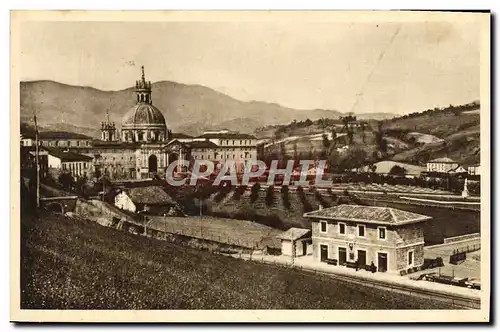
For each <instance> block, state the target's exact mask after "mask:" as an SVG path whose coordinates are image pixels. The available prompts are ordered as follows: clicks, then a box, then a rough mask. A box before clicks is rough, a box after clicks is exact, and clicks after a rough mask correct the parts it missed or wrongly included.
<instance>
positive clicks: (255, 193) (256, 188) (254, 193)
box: [250, 182, 260, 203]
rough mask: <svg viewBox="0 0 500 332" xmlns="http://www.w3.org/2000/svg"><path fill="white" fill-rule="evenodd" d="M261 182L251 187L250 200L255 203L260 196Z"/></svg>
mask: <svg viewBox="0 0 500 332" xmlns="http://www.w3.org/2000/svg"><path fill="white" fill-rule="evenodd" d="M259 191H260V184H259V183H258V182H257V183H255V184H254V185H253V186H252V188H251V189H250V202H251V203H254V202H255V201H256V200H257V199H258V198H259Z"/></svg>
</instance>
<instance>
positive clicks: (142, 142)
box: [21, 67, 257, 179]
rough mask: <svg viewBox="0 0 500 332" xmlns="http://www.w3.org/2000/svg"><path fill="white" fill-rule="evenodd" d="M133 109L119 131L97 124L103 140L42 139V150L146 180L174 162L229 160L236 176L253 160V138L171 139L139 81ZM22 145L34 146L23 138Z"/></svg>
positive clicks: (116, 175) (97, 171) (100, 171)
mask: <svg viewBox="0 0 500 332" xmlns="http://www.w3.org/2000/svg"><path fill="white" fill-rule="evenodd" d="M135 91H136V105H134V106H133V107H132V108H131V109H130V110H128V111H126V112H124V113H125V115H124V117H123V120H122V123H121V128H118V127H117V126H116V124H115V123H114V122H111V121H110V119H109V115H108V116H107V117H106V120H105V121H103V122H102V123H101V128H100V130H101V139H100V140H92V139H91V138H90V137H85V136H82V135H77V136H78V137H77V138H75V134H72V133H66V135H63V133H59V134H58V135H57V137H56V138H54V139H51V138H50V137H49V136H50V135H47V134H46V135H43V136H44V140H43V141H42V142H43V144H40V145H42V146H47V147H49V146H50V147H51V148H60V149H62V150H64V151H71V152H73V153H79V154H82V155H86V156H89V157H92V173H93V175H94V176H96V177H100V176H101V175H107V176H108V177H110V178H112V179H144V178H151V177H152V176H153V175H154V174H157V175H159V176H164V175H165V173H166V170H167V167H168V165H170V163H171V162H173V161H175V160H187V161H190V162H191V161H193V160H196V159H203V160H210V161H213V162H215V163H220V162H223V161H227V160H232V161H234V162H235V163H236V165H237V169H238V170H239V171H241V170H243V167H244V165H245V162H246V161H247V160H249V159H252V160H256V159H257V147H256V143H257V140H256V137H255V136H252V135H249V134H242V133H238V132H231V131H229V130H219V131H209V132H205V133H204V134H203V135H201V136H198V137H192V136H188V135H185V134H173V133H172V132H171V131H170V130H169V129H168V127H167V122H166V120H165V117H164V115H163V113H162V112H161V111H160V110H159V109H158V108H157V107H155V106H154V104H153V98H152V93H151V82H150V81H146V78H145V75H144V67H142V77H141V79H140V80H138V81H136V82H135ZM167 114H168V110H167ZM21 142H22V143H21V144H22V145H23V146H29V145H31V144H34V141H33V137H31V136H29V137H28V136H24V137H22V139H21Z"/></svg>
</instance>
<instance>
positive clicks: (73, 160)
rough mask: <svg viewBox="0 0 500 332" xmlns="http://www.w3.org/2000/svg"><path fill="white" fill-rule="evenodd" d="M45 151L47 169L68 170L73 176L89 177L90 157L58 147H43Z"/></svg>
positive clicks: (90, 170) (90, 168)
mask: <svg viewBox="0 0 500 332" xmlns="http://www.w3.org/2000/svg"><path fill="white" fill-rule="evenodd" d="M44 150H45V151H47V164H48V168H49V170H56V171H58V172H59V171H62V172H69V173H70V174H71V175H72V176H73V177H75V178H76V177H82V176H86V177H89V175H90V173H91V172H92V157H89V156H86V155H82V154H79V153H75V152H70V151H68V150H62V149H58V148H44Z"/></svg>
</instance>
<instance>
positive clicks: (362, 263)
mask: <svg viewBox="0 0 500 332" xmlns="http://www.w3.org/2000/svg"><path fill="white" fill-rule="evenodd" d="M358 263H359V266H365V265H366V251H364V250H358Z"/></svg>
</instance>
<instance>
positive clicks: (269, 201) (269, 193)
mask: <svg viewBox="0 0 500 332" xmlns="http://www.w3.org/2000/svg"><path fill="white" fill-rule="evenodd" d="M265 201H266V205H267V206H273V204H274V186H269V187H268V188H267V190H266V198H265Z"/></svg>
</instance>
